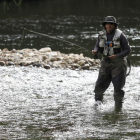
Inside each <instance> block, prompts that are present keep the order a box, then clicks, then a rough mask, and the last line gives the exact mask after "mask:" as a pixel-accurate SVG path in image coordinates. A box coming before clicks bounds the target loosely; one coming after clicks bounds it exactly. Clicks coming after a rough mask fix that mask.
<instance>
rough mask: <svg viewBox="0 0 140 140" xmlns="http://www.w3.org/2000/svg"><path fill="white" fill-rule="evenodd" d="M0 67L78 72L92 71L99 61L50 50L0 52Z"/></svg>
mask: <svg viewBox="0 0 140 140" xmlns="http://www.w3.org/2000/svg"><path fill="white" fill-rule="evenodd" d="M0 65H1V66H11V65H15V66H30V65H31V66H36V67H44V68H45V69H50V68H69V69H73V70H74V69H79V70H92V69H95V68H97V67H99V65H100V61H99V60H94V59H91V58H88V57H84V56H83V54H80V55H79V54H73V53H71V54H64V53H61V52H59V51H52V50H51V48H48V47H47V48H41V49H40V50H37V49H28V48H27V49H22V50H15V49H13V50H11V51H9V50H8V49H6V48H5V49H3V50H0Z"/></svg>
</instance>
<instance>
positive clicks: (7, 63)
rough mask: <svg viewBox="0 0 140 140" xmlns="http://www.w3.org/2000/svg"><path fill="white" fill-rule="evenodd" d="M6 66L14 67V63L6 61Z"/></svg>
mask: <svg viewBox="0 0 140 140" xmlns="http://www.w3.org/2000/svg"><path fill="white" fill-rule="evenodd" d="M6 65H7V66H13V65H15V63H13V62H12V61H7V62H6Z"/></svg>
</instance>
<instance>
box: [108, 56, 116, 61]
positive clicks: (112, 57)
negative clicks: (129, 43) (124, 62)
mask: <svg viewBox="0 0 140 140" xmlns="http://www.w3.org/2000/svg"><path fill="white" fill-rule="evenodd" d="M108 57H109V58H110V59H111V60H114V59H116V58H117V55H111V56H108Z"/></svg>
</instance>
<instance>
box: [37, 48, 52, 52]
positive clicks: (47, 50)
mask: <svg viewBox="0 0 140 140" xmlns="http://www.w3.org/2000/svg"><path fill="white" fill-rule="evenodd" d="M39 51H40V52H42V53H45V52H51V51H52V50H51V48H49V47H47V48H41V49H40V50H39Z"/></svg>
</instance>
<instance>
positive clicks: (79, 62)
mask: <svg viewBox="0 0 140 140" xmlns="http://www.w3.org/2000/svg"><path fill="white" fill-rule="evenodd" d="M85 63H86V61H85V60H80V61H78V64H79V65H80V66H83V65H84V64H85Z"/></svg>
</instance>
